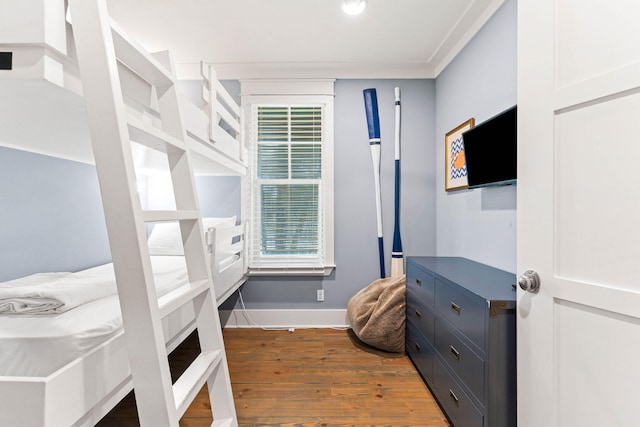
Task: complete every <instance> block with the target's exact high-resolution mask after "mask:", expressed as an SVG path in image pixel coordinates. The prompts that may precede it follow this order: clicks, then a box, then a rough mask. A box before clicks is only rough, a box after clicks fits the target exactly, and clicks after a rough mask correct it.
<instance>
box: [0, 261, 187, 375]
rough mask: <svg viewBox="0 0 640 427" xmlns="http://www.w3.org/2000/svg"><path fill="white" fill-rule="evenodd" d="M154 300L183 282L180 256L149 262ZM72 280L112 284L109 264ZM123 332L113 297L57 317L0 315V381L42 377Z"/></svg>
mask: <svg viewBox="0 0 640 427" xmlns="http://www.w3.org/2000/svg"><path fill="white" fill-rule="evenodd" d="M151 261H152V266H153V271H154V276H155V281H156V288H157V292H158V295H163V294H165V293H167V292H169V291H171V290H172V289H175V288H177V287H179V286H180V285H182V284H184V283H186V281H187V273H186V265H185V262H184V257H181V256H153V257H151ZM74 274H76V275H85V276H88V277H96V278H103V279H104V278H111V279H112V280H115V279H114V272H113V264H105V265H103V266H99V267H95V268H91V269H88V270H84V271H82V272H80V273H74ZM121 328H122V317H121V315H120V305H119V302H118V296H117V295H116V294H113V295H110V296H106V297H103V298H100V299H96V300H94V301H91V302H88V303H86V304H83V305H80V306H78V307H76V308H74V309H72V310H69V311H66V312H64V313H61V314H56V315H51V316H42V315H19V316H15V315H0V376H3V375H4V376H46V375H48V374H50V373H51V372H53V371H55V370H56V369H59V368H60V367H62V366H64V365H65V364H66V363H68V362H70V361H71V360H73V359H75V358H76V357H78V356H79V355H80V354H82V353H83V352H85V351H87V350H89V349H91V348H93V347H95V346H96V345H98V344H99V343H101V342H103V341H105V340H107V339H108V338H110V337H112V336H114V335H116V334H117V333H118V332H119V331H120V329H121Z"/></svg>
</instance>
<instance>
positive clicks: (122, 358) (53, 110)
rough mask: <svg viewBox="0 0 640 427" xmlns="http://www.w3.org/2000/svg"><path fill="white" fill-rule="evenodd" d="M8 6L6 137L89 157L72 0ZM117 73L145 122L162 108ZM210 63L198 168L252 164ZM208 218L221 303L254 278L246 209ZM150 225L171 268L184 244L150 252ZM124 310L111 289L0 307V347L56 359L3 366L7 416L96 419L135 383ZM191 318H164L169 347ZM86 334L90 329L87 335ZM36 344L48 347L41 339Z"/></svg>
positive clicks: (20, 144) (183, 313)
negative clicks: (49, 309) (41, 310)
mask: <svg viewBox="0 0 640 427" xmlns="http://www.w3.org/2000/svg"><path fill="white" fill-rule="evenodd" d="M2 1H4V0H2ZM5 3H7V2H5ZM7 7H9V6H7ZM10 7H11V8H12V12H11V13H10V14H2V16H0V52H2V53H5V54H6V53H10V60H9V64H10V66H9V67H6V68H5V69H2V70H0V92H1V93H3V96H2V97H0V115H2V117H3V122H4V123H7V124H10V125H7V126H3V129H2V131H1V132H2V138H1V139H0V145H3V146H7V147H10V148H16V149H20V150H24V151H32V152H35V153H40V154H46V155H50V156H53V157H60V158H64V159H69V160H74V161H79V162H84V163H93V154H92V149H91V144H90V139H89V131H88V126H87V124H86V113H85V111H84V103H83V99H82V83H81V80H80V75H79V71H78V66H77V61H76V55H75V47H74V39H73V31H72V29H73V27H72V24H71V23H70V22H69V19H68V14H67V10H66V1H64V0H59V1H58V2H51V1H49V0H28V1H24V2H20V3H19V4H16V3H14V2H11V6H10ZM114 28H116V30H115V31H114V33H113V37H114V42H115V43H119V42H120V41H121V38H122V39H124V37H126V36H125V35H124V32H121V30H119V29H117V27H114ZM134 54H135V53H134ZM5 58H6V56H5ZM5 64H6V61H5ZM119 72H120V77H121V82H122V90H123V95H124V98H125V102H126V104H127V109H128V113H129V115H130V116H131V117H133V118H135V119H137V120H139V121H140V122H145V123H149V124H152V125H153V124H154V123H156V122H157V121H158V117H157V112H156V109H155V106H154V105H153V103H152V102H151V101H150V98H151V97H150V96H149V95H150V93H149V88H148V87H145V85H144V84H143V83H142V80H141V79H140V78H138V76H137V75H135V73H133V72H131V71H130V70H129V69H128V68H127V67H125V66H121V67H120V68H119ZM202 74H203V78H202V94H203V99H202V102H201V103H199V105H195V104H193V103H190V102H189V101H188V100H187V99H186V98H185V99H183V100H182V101H181V112H182V115H183V121H184V123H185V127H186V129H187V138H186V143H187V145H188V146H189V151H190V152H191V155H192V158H193V160H194V165H195V172H196V173H197V174H203V175H239V176H243V175H245V174H246V172H247V160H246V159H247V156H246V148H245V146H244V143H243V139H242V135H241V126H240V124H239V117H240V116H241V115H240V107H239V106H237V105H235V103H234V102H233V98H232V97H231V96H230V95H229V94H228V93H227V91H226V90H224V87H223V86H222V85H221V83H220V82H219V81H217V80H216V79H215V74H214V73H213V70H212V69H210V67H206V66H203V67H202ZM135 119H134V120H135ZM33 123H38V124H39V126H33ZM131 137H132V139H134V140H135V139H136V138H140V139H144V138H145V137H146V135H144V134H139V135H134V134H132V135H131ZM56 142H59V143H56ZM144 161H145V164H143V165H142V167H141V169H147V170H153V169H154V168H155V167H156V166H157V165H156V164H155V163H154V162H155V159H154V157H153V156H146V157H145V158H144ZM164 225H166V224H164V223H158V224H157V225H156V226H154V228H153V230H156V232H157V233H159V232H160V231H161V230H162V228H163V226H164ZM171 225H177V224H176V223H171ZM204 225H205V228H207V229H208V230H207V239H206V241H207V244H208V247H209V256H210V265H211V271H212V277H213V283H214V289H215V294H216V300H217V303H218V304H220V303H222V302H223V301H224V300H225V299H226V298H228V297H229V296H230V295H231V294H232V293H233V292H234V291H235V290H237V289H238V287H239V286H240V285H241V284H242V283H243V282H244V281H245V278H246V272H247V267H246V262H245V248H244V242H243V238H244V228H245V225H244V223H243V221H242V219H241V218H233V219H228V218H227V219H225V220H218V221H217V222H216V221H214V224H211V223H210V224H208V225H207V223H206V222H205V224H204ZM153 230H151V235H150V236H149V237H150V245H149V246H150V253H151V254H152V260H156V261H153V262H154V272H155V270H156V264H158V267H157V268H158V271H163V268H164V267H161V266H162V265H164V266H166V265H167V263H168V264H169V265H174V264H176V263H177V264H180V261H179V260H180V259H181V258H182V257H181V256H180V255H179V254H177V255H174V254H170V255H154V254H153V249H152V248H153V245H152V243H153V241H152V237H153V234H154V231H153ZM174 231H175V230H174ZM174 236H175V233H174ZM178 237H179V235H178ZM168 260H171V261H168ZM174 266H175V265H174ZM180 268H181V267H180ZM178 270H179V268H178ZM74 274H78V275H83V274H84V275H86V276H91V277H93V276H95V275H98V276H100V277H105V276H110V274H112V268H111V269H110V267H109V266H108V265H107V266H99V267H96V268H94V269H89V270H85V271H83V272H79V273H74ZM172 274H173V273H172ZM176 274H178V273H176ZM173 282H176V281H173ZM178 282H179V281H178ZM178 282H176V283H178ZM170 293H171V288H166V287H163V289H162V292H160V291H159V294H161V295H164V296H161V297H160V298H161V299H162V298H164V297H166V296H167V295H169V294H170ZM118 311H119V305H118V299H117V296H115V295H109V296H105V297H102V298H99V299H96V300H93V301H90V302H88V303H86V304H83V305H81V306H79V307H76V308H74V309H72V310H69V311H67V312H65V313H61V314H53V315H44V316H42V315H31V316H22V317H21V316H7V315H0V332H1V334H2V336H0V347H2V348H3V349H4V348H8V346H7V347H5V346H4V344H5V343H9V342H11V343H12V345H15V346H16V353H14V355H13V356H11V357H13V358H20V357H21V356H20V354H21V353H20V352H21V351H22V352H25V351H26V352H29V353H31V354H33V355H37V356H43V355H44V357H43V358H42V359H44V360H45V361H47V362H51V363H44V364H42V365H39V364H38V363H40V362H33V363H25V364H23V365H22V366H14V365H15V364H7V365H6V366H7V370H6V371H5V372H2V373H0V425H25V426H32V425H33V426H45V427H46V426H56V427H57V426H90V425H94V424H95V423H97V421H98V420H99V419H100V418H102V416H104V415H105V414H106V413H107V412H108V411H109V410H110V409H111V408H112V407H113V406H115V404H116V403H117V402H119V401H120V400H121V399H122V398H123V397H124V396H125V395H126V394H127V393H128V392H129V391H131V389H132V379H131V375H130V368H129V362H128V355H127V349H126V345H125V340H124V333H123V330H122V327H121V319H120V318H119V316H118ZM96 313H97V315H96V316H94V317H98V318H100V319H99V320H101V321H102V323H99V324H95V323H93V320H91V319H92V316H91V315H90V314H96ZM16 317H21V318H20V319H16ZM54 319H55V320H54ZM193 319H194V313H193V309H192V307H191V306H190V305H185V306H184V307H182V308H181V309H179V310H177V311H176V312H174V313H172V314H171V315H169V316H167V317H165V318H164V319H163V327H164V332H165V341H166V345H167V348H168V349H169V350H172V349H174V348H175V347H177V346H178V345H179V344H180V343H181V342H182V341H183V340H184V339H185V338H186V337H187V336H188V335H189V334H190V333H191V332H192V331H193V329H194V327H195V325H194V320H193ZM18 322H22V323H20V324H19V323H18ZM64 324H66V325H73V327H72V328H71V330H70V331H63V327H62V326H61V325H64ZM18 325H19V326H18ZM20 331H22V333H21V332H20ZM96 331H97V332H96ZM80 336H82V337H84V338H86V337H87V336H90V337H91V339H88V340H87V339H85V340H80V339H78V337H80ZM3 339H4V340H5V343H3V341H2V340H3ZM38 340H40V341H38ZM20 341H23V343H22V345H23V344H24V342H29V343H30V344H31V345H33V346H34V347H29V346H27V347H20V346H21V344H20ZM63 341H64V342H66V343H67V344H68V345H69V348H70V350H68V351H63V346H62V345H61V344H60V343H61V342H63ZM38 348H39V349H46V352H45V351H38V350H36V349H38ZM58 352H60V354H57V353H58ZM38 353H39V354H38ZM54 353H55V357H54ZM22 354H25V353H22ZM49 356H51V357H49ZM18 365H20V364H18ZM9 368H10V369H9Z"/></svg>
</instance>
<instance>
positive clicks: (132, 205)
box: [69, 0, 237, 427]
mask: <svg viewBox="0 0 640 427" xmlns="http://www.w3.org/2000/svg"><path fill="white" fill-rule="evenodd" d="M69 3H70V12H71V18H72V27H73V33H74V38H75V43H76V49H77V55H78V63H79V67H80V72H81V75H82V83H83V92H84V98H85V103H86V108H87V116H88V122H89V129H90V132H91V140H92V145H93V150H94V156H95V161H96V168H97V171H98V178H99V182H100V190H101V194H102V201H103V207H104V212H105V219H106V224H107V231H108V235H109V243H110V246H111V254H112V257H113V264H114V268H115V273H116V279H117V286H118V295H119V298H120V306H121V309H122V317H123V323H124V331H125V334H124V335H125V339H126V342H127V348H128V353H129V359H130V365H131V373H132V377H133V386H134V390H135V396H136V403H137V406H138V416H139V419H140V425H141V426H142V427H165V426H166V427H177V426H178V425H179V420H180V418H181V417H182V415H183V414H184V412H185V411H186V409H187V408H188V406H189V405H190V403H191V402H192V401H193V399H194V398H195V396H196V395H197V393H198V392H199V390H200V389H201V388H202V387H203V385H204V384H205V383H206V384H207V386H208V390H209V398H210V402H211V408H212V413H213V418H214V422H213V424H212V425H214V426H237V417H236V412H235V407H234V401H233V394H232V390H231V383H230V379H229V371H228V366H227V360H226V355H225V349H224V343H223V339H222V330H221V327H220V319H219V317H218V308H217V305H216V303H215V295H214V290H213V286H212V281H211V280H212V279H211V271H210V268H209V262H208V259H207V254H206V247H205V242H204V236H205V233H204V230H203V226H202V221H201V218H200V213H199V206H198V199H197V194H196V190H195V182H194V175H193V166H192V163H191V158H190V152H189V150H188V148H187V145H186V143H185V130H184V128H183V124H182V119H181V115H180V109H179V96H178V93H177V89H176V86H175V81H174V77H173V73H172V72H170V71H168V70H171V63H170V60H169V58H168V55H155V56H154V55H150V54H148V53H147V52H146V51H145V50H144V49H142V48H141V47H140V46H139V45H137V44H136V42H135V41H133V40H131V39H130V38H128V36H127V35H126V34H124V32H122V31H121V30H120V29H119V28H118V27H117V26H116V25H115V24H114V23H112V22H111V19H110V18H109V15H108V12H107V7H106V1H105V0H70V1H69ZM119 66H124V67H126V68H127V69H128V70H131V71H133V72H134V73H135V74H136V75H137V76H139V77H140V78H141V79H143V80H144V81H146V82H148V84H149V85H150V87H152V88H153V89H152V92H153V93H155V96H156V97H157V99H156V103H157V107H158V111H159V113H160V114H159V116H160V117H159V120H160V121H161V126H160V127H156V126H153V125H152V124H150V123H148V122H149V121H148V120H147V121H145V120H143V119H139V118H138V119H136V118H134V117H133V116H132V115H130V114H128V113H127V107H126V106H125V101H124V97H123V94H122V86H123V82H122V81H121V78H120V76H119V71H118V67H119ZM132 140H134V141H135V142H138V143H141V144H143V145H146V146H147V147H150V148H152V149H155V150H159V151H162V152H164V153H166V155H167V159H168V163H169V168H170V170H171V179H172V182H173V187H174V194H175V199H176V210H170V211H144V210H143V209H142V207H141V202H140V198H139V195H138V192H137V186H136V173H135V166H134V162H133V155H132V151H131V141H132ZM158 221H177V222H178V223H179V225H180V230H181V233H182V240H183V244H184V252H185V261H186V264H187V275H188V277H189V279H188V284H186V285H184V286H181V287H180V288H178V289H176V290H174V291H172V292H170V293H169V294H167V295H164V296H162V297H161V298H159V299H158V297H157V294H156V289H155V285H154V276H153V271H152V267H151V261H150V257H149V248H148V245H147V235H146V227H145V226H146V224H147V223H150V222H151V223H153V222H158ZM185 304H192V305H193V308H194V311H195V313H196V328H197V330H198V336H199V340H200V347H201V353H200V354H199V355H198V356H197V358H196V359H195V360H194V361H193V363H192V364H191V365H190V366H189V368H188V369H187V370H186V371H185V372H184V373H183V374H182V376H181V377H180V378H179V379H178V380H177V381H176V382H175V384H173V385H172V382H171V374H170V369H169V363H168V360H167V350H166V347H165V340H164V336H163V328H162V323H161V319H162V318H163V317H164V316H166V315H169V314H170V313H171V312H173V311H174V310H176V309H178V308H180V307H182V306H183V305H185Z"/></svg>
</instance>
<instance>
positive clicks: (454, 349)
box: [449, 345, 460, 362]
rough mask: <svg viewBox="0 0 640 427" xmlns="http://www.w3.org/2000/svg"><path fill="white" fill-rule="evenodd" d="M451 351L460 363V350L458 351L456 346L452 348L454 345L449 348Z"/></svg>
mask: <svg viewBox="0 0 640 427" xmlns="http://www.w3.org/2000/svg"><path fill="white" fill-rule="evenodd" d="M449 350H451V354H452V355H453V357H455V358H456V360H457V361H458V362H459V361H460V352H459V351H458V350H456V348H455V347H454V346H452V345H450V346H449Z"/></svg>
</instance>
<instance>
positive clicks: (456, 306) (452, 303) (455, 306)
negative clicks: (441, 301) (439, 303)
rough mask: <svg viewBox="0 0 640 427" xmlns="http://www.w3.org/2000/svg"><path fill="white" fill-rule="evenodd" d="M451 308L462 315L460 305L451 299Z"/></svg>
mask: <svg viewBox="0 0 640 427" xmlns="http://www.w3.org/2000/svg"><path fill="white" fill-rule="evenodd" d="M451 310H453V311H455V312H456V314H457V315H458V316H460V306H459V305H458V304H456V303H455V302H453V301H451Z"/></svg>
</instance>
